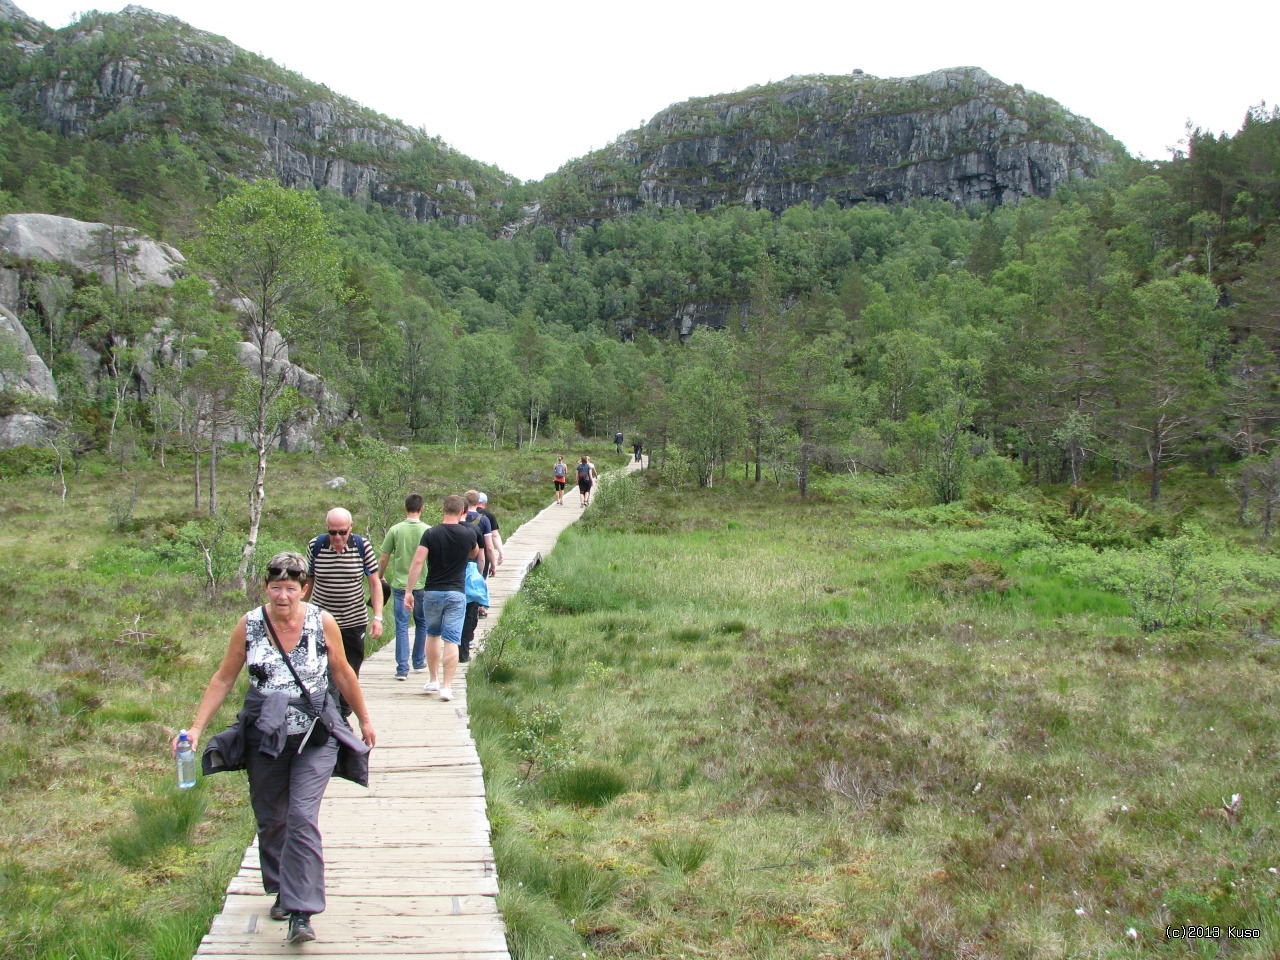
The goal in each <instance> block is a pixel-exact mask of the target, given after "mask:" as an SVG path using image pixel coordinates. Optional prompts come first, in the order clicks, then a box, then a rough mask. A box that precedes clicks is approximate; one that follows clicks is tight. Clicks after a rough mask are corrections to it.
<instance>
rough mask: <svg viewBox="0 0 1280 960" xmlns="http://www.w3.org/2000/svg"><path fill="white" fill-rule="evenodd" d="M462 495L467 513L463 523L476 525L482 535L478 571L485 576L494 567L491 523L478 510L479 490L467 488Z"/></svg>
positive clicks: (488, 574)
mask: <svg viewBox="0 0 1280 960" xmlns="http://www.w3.org/2000/svg"><path fill="white" fill-rule="evenodd" d="M462 496H463V497H464V498H465V499H466V501H467V515H466V516H465V517H464V518H463V523H465V524H467V525H468V526H471V527H477V528H478V529H479V530H480V533H481V534H482V536H483V545H482V546H481V548H480V549H481V550H483V551H484V562H483V563H482V564H480V572H481V573H483V574H484V575H485V576H486V577H487V576H490V573H489V571H490V570H491V569H492V568H493V567H494V562H493V558H494V551H493V525H492V524H491V523H489V518H488V517H486V516H485V515H484V513H483V512H482V511H481V510H480V491H479V490H468V491H467V492H466V493H464V494H463V495H462Z"/></svg>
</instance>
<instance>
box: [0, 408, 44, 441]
mask: <svg viewBox="0 0 1280 960" xmlns="http://www.w3.org/2000/svg"><path fill="white" fill-rule="evenodd" d="M57 432H58V426H57V424H56V423H55V422H54V421H52V420H46V419H45V418H44V417H40V416H37V415H36V414H34V413H14V414H11V415H9V416H7V417H0V450H8V449H10V448H11V447H43V446H44V445H45V444H46V443H47V442H48V441H49V440H51V439H53V437H54V435H55V434H57Z"/></svg>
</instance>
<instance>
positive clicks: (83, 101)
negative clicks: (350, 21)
mask: <svg viewBox="0 0 1280 960" xmlns="http://www.w3.org/2000/svg"><path fill="white" fill-rule="evenodd" d="M0 24H4V25H5V26H7V30H3V31H0V81H3V83H0V86H3V87H7V88H8V93H9V95H10V97H11V99H12V100H13V102H14V103H15V104H16V105H17V106H18V108H19V110H20V111H21V113H22V114H23V116H25V117H26V118H28V119H29V120H32V121H34V122H36V123H38V124H39V125H41V126H43V127H44V128H46V129H49V130H54V131H57V132H58V133H61V134H62V135H64V136H105V137H108V138H118V137H124V138H129V137H137V136H145V135H147V134H150V133H156V132H177V133H178V134H179V135H180V136H181V137H182V138H183V139H184V140H185V141H187V142H192V143H200V142H205V143H207V145H208V146H209V148H210V149H209V150H208V151H207V155H208V156H209V158H210V160H211V162H212V163H214V164H215V165H217V166H219V167H220V168H222V169H227V170H228V172H232V173H235V174H237V175H239V176H244V177H250V178H252V177H261V176H272V177H275V178H277V179H279V180H280V181H281V182H282V183H284V184H286V185H288V186H311V187H317V188H326V187H327V188H331V189H333V190H337V191H339V192H341V193H342V194H343V195H345V196H348V197H352V198H355V199H359V200H364V201H372V202H376V203H382V204H386V205H388V206H391V207H394V208H395V209H396V210H398V211H399V212H400V213H401V214H402V215H404V216H406V217H409V218H412V219H415V220H420V221H425V220H434V219H439V218H444V219H449V220H452V221H454V222H456V223H460V224H461V223H471V222H474V221H475V220H476V219H477V218H478V216H479V215H480V214H481V213H482V212H483V210H484V208H485V207H487V206H489V205H496V204H497V203H498V200H497V195H498V193H499V192H500V191H502V190H503V189H505V188H506V187H507V186H509V185H510V184H511V182H512V181H511V180H510V178H508V177H505V176H504V175H502V174H501V172H500V171H498V170H497V169H496V168H493V167H487V166H485V165H482V164H479V163H477V162H476V161H474V160H471V159H469V158H467V157H464V156H462V155H461V154H456V153H454V152H453V151H452V150H451V149H450V148H449V147H448V146H447V145H445V144H443V143H442V142H440V141H439V140H438V139H436V138H431V137H428V136H427V135H426V134H425V133H423V132H420V131H416V130H413V129H410V128H409V127H406V126H405V125H403V124H400V123H397V122H395V121H392V120H389V119H387V118H385V117H383V116H381V115H379V114H376V113H374V112H373V111H371V110H367V109H365V108H363V107H361V106H359V105H358V104H356V103H355V102H353V101H351V100H348V99H346V98H345V97H341V96H338V95H336V94H334V93H332V92H331V91H329V90H328V89H327V88H325V87H322V86H319V85H317V84H313V83H310V82H309V81H307V80H305V79H304V78H302V77H300V76H298V75H297V74H293V73H290V72H288V71H286V70H283V69H281V68H280V67H277V66H276V65H275V64H273V63H271V62H270V61H267V60H264V59H262V58H260V57H257V56H254V55H252V54H250V53H248V52H246V51H244V50H241V49H240V48H238V47H236V46H235V45H234V44H232V43H230V42H229V41H227V40H224V39H222V38H221V37H216V36H213V35H212V34H208V33H204V32H203V31H200V30H196V29H194V28H192V27H190V26H188V25H187V24H185V23H183V22H182V21H180V20H177V19H176V18H174V17H169V16H165V15H163V14H158V13H154V12H152V11H149V10H146V9H144V8H142V7H137V6H130V7H127V8H126V9H125V10H124V11H123V12H121V13H120V14H118V15H104V14H96V13H95V14H90V15H88V16H86V17H85V18H84V19H83V20H81V21H80V23H79V24H77V25H75V26H72V27H67V28H65V29H63V30H59V31H56V32H55V31H51V30H49V29H48V28H47V27H45V26H44V25H43V24H40V23H38V22H37V21H34V20H32V19H31V18H30V17H27V16H26V15H25V14H23V13H22V11H21V10H19V9H18V8H17V7H15V6H14V5H13V4H12V3H11V2H10V0H0Z"/></svg>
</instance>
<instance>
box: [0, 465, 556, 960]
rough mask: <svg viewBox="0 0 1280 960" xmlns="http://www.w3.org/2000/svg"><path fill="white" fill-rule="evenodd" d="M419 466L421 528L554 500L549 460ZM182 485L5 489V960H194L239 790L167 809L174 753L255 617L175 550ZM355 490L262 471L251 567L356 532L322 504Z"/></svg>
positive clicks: (134, 478)
mask: <svg viewBox="0 0 1280 960" xmlns="http://www.w3.org/2000/svg"><path fill="white" fill-rule="evenodd" d="M414 457H415V463H416V466H417V469H416V472H415V479H414V484H415V486H418V487H419V488H420V490H421V491H422V492H423V493H424V495H425V496H428V497H429V507H428V509H429V510H433V511H438V509H439V506H438V503H439V498H440V497H442V496H443V495H444V494H445V493H446V492H451V491H454V490H462V489H466V488H467V487H469V486H472V485H476V484H477V483H478V484H480V485H481V489H486V492H488V493H489V494H490V496H491V498H492V499H493V501H494V503H495V510H496V511H497V512H498V515H499V517H500V519H501V521H502V524H503V530H504V531H506V532H511V531H514V529H515V528H516V527H517V526H518V525H519V524H520V523H521V522H523V521H524V520H525V519H528V518H529V517H530V516H532V515H533V514H534V513H535V512H536V511H537V510H538V509H541V508H542V507H543V506H545V504H546V502H547V501H548V500H549V499H550V492H549V490H548V489H547V487H548V484H546V483H545V482H544V476H545V474H546V472H547V471H546V469H545V466H546V465H547V464H549V463H550V462H551V460H554V457H552V458H551V459H550V460H549V459H548V456H547V454H545V453H527V452H519V453H515V452H511V451H507V452H502V453H497V454H495V453H490V452H480V451H467V452H464V453H463V454H460V455H457V456H454V455H453V454H452V453H446V452H445V451H443V450H440V449H416V450H415V451H414ZM0 466H3V464H0ZM190 468H191V463H190V460H189V459H187V458H184V457H182V456H181V455H176V456H171V457H170V458H169V467H168V468H167V469H162V468H160V467H159V466H158V464H155V463H152V462H147V461H140V462H138V463H136V464H134V465H132V467H131V468H130V471H129V473H128V474H126V475H125V476H123V477H122V476H120V474H119V471H118V469H117V468H116V466H115V465H114V464H112V463H105V462H102V461H95V460H93V459H91V458H90V459H87V460H86V461H84V463H83V465H82V469H81V472H80V475H79V477H73V476H70V475H69V476H68V478H67V480H68V486H69V492H68V497H67V501H66V505H65V506H63V505H62V503H61V501H60V498H59V493H60V490H59V489H57V488H56V482H51V480H50V478H49V476H48V475H47V474H42V473H40V472H39V471H25V472H24V471H10V470H9V469H7V468H5V473H4V475H3V477H0V521H3V530H0V547H3V549H4V551H5V556H6V562H7V563H8V565H9V569H10V570H11V571H21V573H20V575H12V576H0V609H3V611H4V616H3V619H0V956H2V957H5V958H10V957H12V958H15V960H67V958H70V957H76V958H108V957H119V958H128V960H138V958H164V957H175V958H176V957H190V956H191V955H192V954H193V953H194V951H195V947H196V945H197V944H198V942H199V939H200V936H201V935H202V934H203V933H204V932H206V931H207V930H208V924H209V919H210V917H211V916H212V915H213V914H214V913H216V911H217V910H218V909H220V907H221V903H222V899H223V895H224V893H225V889H226V885H227V882H228V880H229V879H230V878H231V876H232V875H234V873H235V870H236V867H237V865H238V864H239V862H240V858H241V856H242V855H243V852H244V848H245V846H246V845H247V843H248V842H249V841H250V839H251V838H252V830H253V827H252V815H251V813H250V811H249V809H248V803H247V791H246V789H245V783H244V777H243V775H242V774H228V775H224V776H220V777H214V778H210V779H209V780H207V781H201V783H200V784H199V786H198V787H197V788H195V789H193V790H190V791H185V792H184V793H183V794H180V795H178V794H175V793H171V792H170V791H171V790H173V789H174V788H173V787H172V784H173V780H174V770H173V761H172V759H171V758H170V757H169V755H168V743H169V740H170V738H171V737H172V735H173V734H174V733H176V731H177V728H178V727H181V726H185V725H186V723H187V722H189V720H190V718H191V715H192V713H193V711H194V709H195V706H196V704H197V702H198V701H199V698H200V694H201V691H202V690H203V689H204V686H205V684H206V683H207V682H208V680H209V676H210V675H211V674H212V672H213V670H214V667H215V666H216V665H217V663H218V661H219V660H220V658H221V656H222V654H223V653H224V652H225V650H226V644H227V637H228V635H229V632H230V630H231V628H232V626H233V625H234V623H235V621H236V618H237V617H239V616H240V615H241V614H242V613H243V612H244V611H245V610H246V609H247V608H248V607H249V606H250V605H251V604H253V603H255V602H258V598H257V597H256V596H255V597H253V598H248V597H245V596H244V595H242V594H238V592H237V591H235V590H232V589H229V588H226V587H224V588H223V589H222V590H220V591H218V592H217V593H216V594H215V595H214V596H213V597H210V596H209V595H208V593H207V591H206V589H205V576H204V569H203V558H202V557H199V556H197V555H196V553H195V552H193V549H192V544H191V543H189V542H185V541H184V537H183V535H182V530H183V529H184V527H185V526H186V525H187V524H188V523H190V522H192V521H193V520H198V519H200V518H201V517H202V516H203V515H202V514H201V513H199V512H197V511H195V510H194V509H193V507H192V496H191V480H190ZM252 469H253V463H252V457H251V456H249V454H248V452H247V451H245V450H243V449H242V448H236V447H234V446H233V447H232V448H231V449H229V450H228V451H227V453H226V456H225V457H223V458H222V460H221V469H220V476H219V489H220V493H221V498H222V501H223V503H224V504H227V505H229V511H230V513H229V516H230V526H231V528H232V531H231V534H230V536H231V537H232V539H233V540H234V541H236V542H237V543H239V542H241V538H242V537H243V535H244V526H245V523H246V520H245V517H244V515H243V514H244V510H243V506H242V504H243V494H244V491H245V490H247V489H248V486H249V482H250V476H251V473H252ZM349 472H350V470H349V459H348V457H347V456H346V454H345V453H343V452H342V451H335V452H332V453H321V454H316V455H310V454H308V455H287V454H277V455H275V456H273V458H272V460H271V465H270V468H269V471H268V476H267V484H268V500H267V511H266V515H265V517H264V521H263V524H264V525H263V533H264V536H263V539H262V541H261V543H260V550H263V551H271V550H274V549H278V548H280V547H283V546H288V547H290V548H294V549H299V548H301V547H302V546H304V545H305V544H306V542H307V539H309V538H310V537H311V536H314V535H315V533H316V532H317V531H318V530H319V529H320V528H321V526H322V524H323V520H324V514H325V511H326V510H327V509H328V508H329V507H331V506H334V505H335V504H345V505H348V506H350V507H351V508H352V509H353V512H354V513H355V514H356V523H357V529H359V530H361V531H362V532H363V530H364V527H363V526H362V524H363V523H365V522H366V520H365V518H366V517H367V511H366V510H365V507H364V505H362V504H360V503H358V502H357V501H356V500H354V499H353V496H354V495H353V494H350V493H349V492H346V491H339V492H336V493H335V492H333V491H330V490H328V489H326V488H325V486H324V483H325V481H327V480H329V479H330V478H332V477H334V476H339V475H342V474H344V473H349ZM16 473H22V474H23V475H15V474H16ZM535 476H536V482H535V480H534V479H532V478H534V477H535ZM526 481H527V484H528V485H527V486H526ZM406 492H407V491H406ZM433 500H434V502H432V501H433ZM124 506H127V507H129V511H128V516H127V517H123V519H124V521H125V522H123V523H122V522H120V521H121V520H122V512H121V511H122V507H124ZM375 549H376V545H375ZM371 646H376V645H371ZM243 686H244V682H243V679H242V680H241V682H240V683H239V684H238V685H237V687H236V689H235V690H234V691H233V692H232V694H231V695H230V696H229V697H228V699H227V706H226V707H225V708H224V710H223V711H222V714H221V715H220V716H219V717H218V718H215V721H214V723H213V725H212V726H213V728H214V729H221V728H222V727H223V726H225V724H226V723H227V722H229V721H230V719H231V717H232V716H233V715H234V712H235V710H236V709H237V706H238V704H239V701H240V699H241V698H242V696H243ZM202 803H203V806H204V809H203V811H201V810H200V809H199V806H200V805H201V804H202Z"/></svg>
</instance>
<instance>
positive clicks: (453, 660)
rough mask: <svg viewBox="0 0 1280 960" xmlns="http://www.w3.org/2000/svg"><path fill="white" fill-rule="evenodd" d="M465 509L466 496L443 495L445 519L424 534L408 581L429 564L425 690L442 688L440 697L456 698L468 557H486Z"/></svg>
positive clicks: (425, 607)
mask: <svg viewBox="0 0 1280 960" xmlns="http://www.w3.org/2000/svg"><path fill="white" fill-rule="evenodd" d="M466 510H467V501H466V500H464V499H463V498H462V497H460V496H458V495H457V494H450V495H449V496H447V497H445V498H444V516H443V518H442V519H441V521H440V523H437V524H436V525H435V526H434V527H432V528H431V529H429V530H428V531H427V532H426V533H424V534H423V535H422V542H421V543H420V544H419V545H418V549H417V551H416V552H415V553H414V555H413V562H412V563H410V565H409V580H408V582H409V583H417V581H418V574H419V573H421V572H422V565H423V564H424V563H425V564H426V565H427V582H426V583H425V584H423V588H422V597H423V602H422V606H423V612H424V614H425V616H426V621H427V669H428V670H429V671H430V677H431V679H430V680H428V681H427V683H426V685H425V686H424V687H423V688H422V689H423V691H424V692H426V693H435V692H436V691H437V690H438V691H439V692H440V699H441V700H452V699H453V675H454V674H455V673H456V672H457V670H458V645H459V644H460V643H461V642H462V623H463V618H464V617H465V615H466V609H467V595H466V571H467V561H468V560H471V559H472V558H479V557H480V556H481V555H482V554H481V551H480V547H479V546H478V544H477V542H476V534H475V531H474V530H472V529H471V528H470V527H468V526H467V525H466V524H464V523H462V522H461V521H462V516H463V514H464V513H466ZM442 666H443V671H444V672H443V673H441V667H442Z"/></svg>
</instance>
